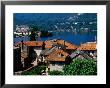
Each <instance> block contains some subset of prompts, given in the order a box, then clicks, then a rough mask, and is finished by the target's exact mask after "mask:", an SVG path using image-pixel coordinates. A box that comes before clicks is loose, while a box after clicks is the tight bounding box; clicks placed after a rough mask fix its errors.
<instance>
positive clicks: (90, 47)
mask: <svg viewBox="0 0 110 88" xmlns="http://www.w3.org/2000/svg"><path fill="white" fill-rule="evenodd" d="M77 50H96V43H95V42H87V43H84V44H81V45H80V46H79V48H78V49H77Z"/></svg>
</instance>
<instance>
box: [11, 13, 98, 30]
mask: <svg viewBox="0 0 110 88" xmlns="http://www.w3.org/2000/svg"><path fill="white" fill-rule="evenodd" d="M13 20H14V29H15V26H16V25H33V24H34V25H38V26H39V27H40V28H41V29H45V30H60V29H63V30H67V29H70V30H73V29H83V28H89V29H90V30H97V14H96V13H14V19H13Z"/></svg>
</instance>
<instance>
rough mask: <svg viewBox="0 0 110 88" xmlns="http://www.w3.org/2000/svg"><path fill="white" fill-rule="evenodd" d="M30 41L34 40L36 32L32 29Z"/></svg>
mask: <svg viewBox="0 0 110 88" xmlns="http://www.w3.org/2000/svg"><path fill="white" fill-rule="evenodd" d="M30 41H36V33H35V32H34V31H31V34H30Z"/></svg>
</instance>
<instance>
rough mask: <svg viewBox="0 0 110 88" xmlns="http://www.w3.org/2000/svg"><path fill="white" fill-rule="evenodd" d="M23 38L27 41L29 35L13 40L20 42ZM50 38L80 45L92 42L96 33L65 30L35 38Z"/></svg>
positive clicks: (41, 39)
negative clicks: (61, 32) (77, 32)
mask: <svg viewBox="0 0 110 88" xmlns="http://www.w3.org/2000/svg"><path fill="white" fill-rule="evenodd" d="M22 39H23V41H29V37H23V38H14V42H15V43H17V42H20V41H21V40H22ZM50 39H63V40H65V41H67V42H70V43H73V44H76V45H80V44H81V43H85V42H94V41H96V33H95V34H91V33H86V34H73V33H71V32H66V33H63V34H60V35H58V34H56V35H54V36H53V37H45V38H37V39H36V40H38V41H45V40H50Z"/></svg>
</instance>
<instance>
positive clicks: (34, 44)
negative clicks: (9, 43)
mask: <svg viewBox="0 0 110 88" xmlns="http://www.w3.org/2000/svg"><path fill="white" fill-rule="evenodd" d="M21 44H22V43H21V42H18V43H16V44H15V46H21ZM23 44H24V45H26V46H42V44H43V42H42V41H24V42H23Z"/></svg>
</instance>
